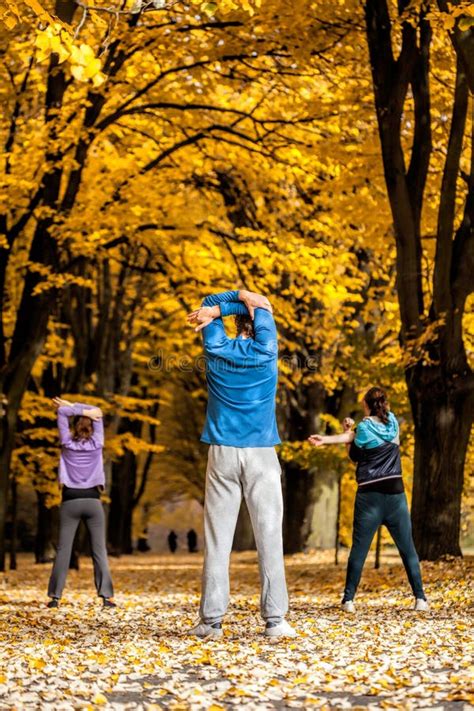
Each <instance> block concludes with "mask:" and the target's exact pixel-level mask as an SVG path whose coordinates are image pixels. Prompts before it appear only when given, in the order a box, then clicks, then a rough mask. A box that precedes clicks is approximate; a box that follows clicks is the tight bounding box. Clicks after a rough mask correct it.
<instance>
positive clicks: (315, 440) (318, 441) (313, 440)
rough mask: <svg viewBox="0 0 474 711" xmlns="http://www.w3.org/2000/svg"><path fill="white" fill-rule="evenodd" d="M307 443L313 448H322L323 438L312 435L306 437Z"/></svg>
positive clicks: (322, 436)
mask: <svg viewBox="0 0 474 711" xmlns="http://www.w3.org/2000/svg"><path fill="white" fill-rule="evenodd" d="M308 442H309V443H310V444H312V445H313V447H322V446H323V445H324V444H325V436H324V435H319V434H314V435H311V436H310V437H308Z"/></svg>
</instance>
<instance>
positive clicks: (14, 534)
mask: <svg viewBox="0 0 474 711" xmlns="http://www.w3.org/2000/svg"><path fill="white" fill-rule="evenodd" d="M17 514H18V484H17V481H16V479H15V477H14V476H13V477H12V480H11V529H10V570H16V567H17V566H16V547H17V539H18V515H17Z"/></svg>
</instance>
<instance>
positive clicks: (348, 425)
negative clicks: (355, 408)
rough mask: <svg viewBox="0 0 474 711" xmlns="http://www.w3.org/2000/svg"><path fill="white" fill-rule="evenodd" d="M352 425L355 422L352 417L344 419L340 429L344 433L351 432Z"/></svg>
mask: <svg viewBox="0 0 474 711" xmlns="http://www.w3.org/2000/svg"><path fill="white" fill-rule="evenodd" d="M354 425H355V422H354V420H353V419H352V417H345V418H344V419H343V421H342V429H343V430H344V432H349V430H351V429H352V428H353V427H354Z"/></svg>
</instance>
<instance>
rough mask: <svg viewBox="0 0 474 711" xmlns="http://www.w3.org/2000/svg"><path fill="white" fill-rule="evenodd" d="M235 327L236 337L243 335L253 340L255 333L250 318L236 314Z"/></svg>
mask: <svg viewBox="0 0 474 711" xmlns="http://www.w3.org/2000/svg"><path fill="white" fill-rule="evenodd" d="M235 326H236V328H237V335H238V336H240V335H244V336H247V337H248V338H255V331H254V328H253V321H252V319H251V318H250V316H247V315H244V314H237V316H236V317H235Z"/></svg>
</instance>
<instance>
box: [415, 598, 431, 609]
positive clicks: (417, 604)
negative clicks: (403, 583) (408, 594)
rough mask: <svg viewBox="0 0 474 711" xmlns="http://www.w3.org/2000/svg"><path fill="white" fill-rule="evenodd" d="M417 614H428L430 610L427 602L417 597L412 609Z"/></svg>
mask: <svg viewBox="0 0 474 711" xmlns="http://www.w3.org/2000/svg"><path fill="white" fill-rule="evenodd" d="M413 609H414V610H416V611H417V612H428V610H429V609H430V606H429V603H428V600H423V598H421V597H419V598H417V599H416V600H415V607H414V608H413Z"/></svg>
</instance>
